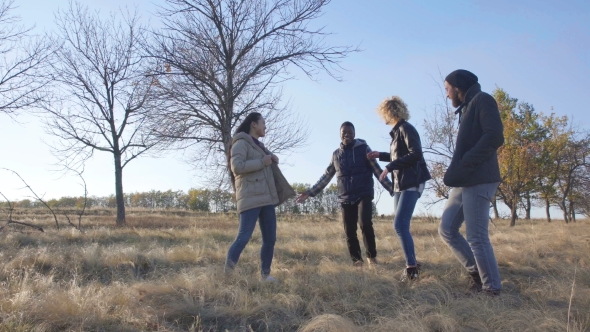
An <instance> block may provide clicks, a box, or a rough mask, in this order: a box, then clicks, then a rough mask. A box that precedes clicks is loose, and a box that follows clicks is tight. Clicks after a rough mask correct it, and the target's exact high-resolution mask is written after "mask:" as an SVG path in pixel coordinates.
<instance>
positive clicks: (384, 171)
mask: <svg viewBox="0 0 590 332" xmlns="http://www.w3.org/2000/svg"><path fill="white" fill-rule="evenodd" d="M388 173H389V170H388V169H387V168H385V169H383V172H382V173H381V175H380V176H379V181H383V180H384V179H385V178H386V177H387V174H388Z"/></svg>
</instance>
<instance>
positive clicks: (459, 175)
mask: <svg viewBox="0 0 590 332" xmlns="http://www.w3.org/2000/svg"><path fill="white" fill-rule="evenodd" d="M475 169H476V167H465V165H463V161H462V160H460V159H459V160H453V161H451V164H450V165H449V168H447V171H446V172H445V176H444V178H443V182H444V184H445V185H447V186H449V187H463V186H464V185H465V184H466V183H469V181H470V179H471V174H472V173H473V172H474V171H475Z"/></svg>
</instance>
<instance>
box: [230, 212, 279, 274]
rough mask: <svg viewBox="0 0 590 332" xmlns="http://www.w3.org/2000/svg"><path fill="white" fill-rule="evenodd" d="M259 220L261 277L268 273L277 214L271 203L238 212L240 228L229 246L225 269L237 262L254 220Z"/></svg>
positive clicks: (248, 237) (273, 246)
mask: <svg viewBox="0 0 590 332" xmlns="http://www.w3.org/2000/svg"><path fill="white" fill-rule="evenodd" d="M257 220H258V221H259V224H260V232H261V233H262V248H261V249H260V261H261V266H260V273H261V274H262V276H263V277H266V276H268V275H269V274H270V265H271V264H272V257H273V255H274V249H275V242H276V239H277V216H276V214H275V208H274V206H273V205H266V206H262V207H257V208H253V209H250V210H246V211H243V212H242V213H240V228H239V230H238V236H237V237H236V239H235V240H234V242H233V243H232V245H231V246H230V247H229V250H228V252H227V258H226V259H225V269H226V271H228V270H231V269H233V268H234V266H235V265H236V264H237V263H238V260H239V259H240V255H241V254H242V251H243V250H244V248H245V247H246V244H248V241H250V238H252V233H254V228H255V227H256V221H257Z"/></svg>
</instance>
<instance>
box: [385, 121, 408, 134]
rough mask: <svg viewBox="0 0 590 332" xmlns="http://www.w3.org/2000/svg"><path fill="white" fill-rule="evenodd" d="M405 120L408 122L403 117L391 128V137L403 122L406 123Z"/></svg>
mask: <svg viewBox="0 0 590 332" xmlns="http://www.w3.org/2000/svg"><path fill="white" fill-rule="evenodd" d="M404 122H406V120H404V119H401V120H399V121H398V122H397V123H396V124H395V126H393V128H391V131H390V132H389V136H391V138H394V135H395V132H396V131H397V130H398V129H399V127H401V125H402V124H404Z"/></svg>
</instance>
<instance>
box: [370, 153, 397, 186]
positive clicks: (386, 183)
mask: <svg viewBox="0 0 590 332" xmlns="http://www.w3.org/2000/svg"><path fill="white" fill-rule="evenodd" d="M381 153H383V152H381ZM370 154H371V148H370V147H369V146H368V145H367V160H368V161H369V164H370V165H371V169H372V170H373V175H375V178H377V180H379V183H381V185H382V186H383V188H385V190H387V191H388V192H389V193H390V194H391V193H392V192H393V184H392V183H391V181H390V180H389V179H388V178H387V177H384V178H383V179H381V174H382V173H383V170H382V169H381V166H379V164H378V163H377V161H376V160H375V159H371V158H369V157H368V156H369V155H370ZM388 154H389V153H388Z"/></svg>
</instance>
